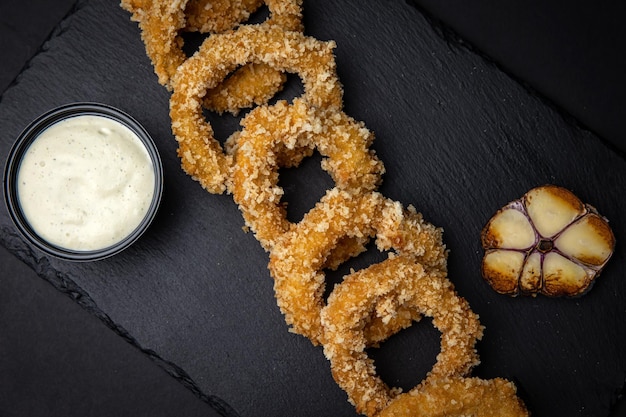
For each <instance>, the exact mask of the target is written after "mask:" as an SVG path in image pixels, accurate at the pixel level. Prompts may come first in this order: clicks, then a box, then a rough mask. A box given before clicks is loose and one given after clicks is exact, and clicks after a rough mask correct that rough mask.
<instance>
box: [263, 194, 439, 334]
mask: <svg viewBox="0 0 626 417" xmlns="http://www.w3.org/2000/svg"><path fill="white" fill-rule="evenodd" d="M400 207H401V205H400V204H399V203H395V202H392V201H390V200H388V199H386V198H385V197H383V196H382V195H381V194H380V193H377V192H370V193H361V194H352V193H350V192H347V191H341V190H339V189H338V188H333V189H332V190H330V191H328V192H327V193H326V195H325V196H324V197H323V198H322V199H321V201H320V202H318V203H317V205H316V206H315V207H314V208H313V209H311V210H310V211H309V212H308V213H307V214H305V216H304V218H303V219H302V221H300V222H299V223H298V224H296V225H294V226H293V227H292V228H291V230H289V231H288V232H287V233H285V234H284V235H283V236H281V237H280V239H279V240H278V241H277V242H276V244H275V245H274V247H273V248H272V251H271V252H270V262H269V269H270V272H271V274H272V276H273V277H274V291H275V294H276V300H277V303H278V306H279V308H280V309H281V311H282V313H283V314H284V316H285V321H286V322H287V324H288V325H290V326H291V331H292V332H294V333H298V334H301V335H303V336H305V337H308V338H309V339H310V340H311V342H312V343H313V344H320V343H321V344H324V329H323V326H322V322H321V318H320V313H321V310H322V308H323V307H324V300H323V293H324V289H325V273H324V271H323V269H324V267H325V266H326V263H327V260H328V258H329V257H330V256H332V255H333V249H334V248H335V247H336V246H337V245H338V244H341V243H342V242H344V241H345V239H350V238H356V239H359V241H363V240H367V239H369V238H371V237H376V238H377V242H376V243H377V245H378V246H379V249H394V250H395V251H396V252H398V253H400V254H405V256H407V257H410V258H412V259H415V260H416V261H417V262H421V263H423V264H424V266H425V267H426V268H427V269H428V270H433V271H439V272H441V273H443V272H444V271H445V266H446V256H447V252H446V250H445V246H444V245H443V243H442V241H441V239H442V233H441V229H438V228H435V227H434V226H433V225H431V224H428V223H426V222H424V221H423V219H422V218H421V216H420V215H418V214H417V213H415V212H414V211H409V210H400V212H401V218H394V216H396V215H397V214H398V209H399V208H400ZM409 317H410V318H415V317H416V315H415V314H413V312H411V311H409V314H406V315H400V316H398V320H400V321H399V322H397V323H394V326H390V327H394V330H393V331H397V330H399V329H401V328H404V327H406V326H407V325H409V324H410V323H411V320H409ZM378 324H381V323H372V326H370V327H371V328H370V329H368V332H369V334H370V336H369V340H370V341H372V342H373V343H377V342H379V341H381V340H384V339H385V338H386V337H388V336H389V334H390V332H391V330H390V327H386V326H383V327H381V328H377V327H376V326H377V325H378Z"/></svg>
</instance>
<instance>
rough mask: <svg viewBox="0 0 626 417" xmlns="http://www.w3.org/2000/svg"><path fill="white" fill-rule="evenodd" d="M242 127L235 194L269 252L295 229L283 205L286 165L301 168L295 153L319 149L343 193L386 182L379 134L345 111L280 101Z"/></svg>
mask: <svg viewBox="0 0 626 417" xmlns="http://www.w3.org/2000/svg"><path fill="white" fill-rule="evenodd" d="M242 125H243V127H244V128H243V129H242V130H241V133H240V134H239V136H238V137H237V150H236V153H235V154H234V156H235V164H234V168H233V174H232V185H231V192H232V194H233V198H234V200H235V202H236V203H237V204H238V205H239V208H240V209H241V211H242V213H243V217H244V219H245V221H246V225H247V226H248V227H249V228H250V229H251V230H252V231H253V232H254V233H255V237H256V239H257V240H258V241H259V243H260V244H261V246H263V248H264V249H266V250H271V248H272V247H273V246H274V243H275V242H276V240H277V239H278V238H279V237H280V236H281V235H282V234H284V233H285V232H286V231H287V230H289V228H290V227H291V223H290V222H289V221H288V220H287V215H286V210H285V207H284V205H283V204H282V202H281V198H282V195H283V189H282V187H280V186H279V185H278V176H279V172H278V170H279V168H281V167H282V166H283V162H286V161H289V162H290V163H291V165H292V166H293V165H297V164H294V163H293V162H294V159H295V158H294V154H298V153H299V154H302V155H308V154H311V153H312V152H313V150H314V149H316V150H318V152H319V153H320V154H321V155H322V156H323V157H324V159H323V160H322V168H323V169H324V170H325V171H327V172H328V173H329V174H330V176H331V177H332V179H333V180H334V181H335V183H336V187H337V188H339V189H341V190H350V191H352V192H354V193H360V192H363V191H373V190H374V189H376V187H377V186H378V185H379V184H380V182H381V181H382V178H381V177H382V174H383V173H384V170H385V168H384V166H383V164H382V162H381V161H380V160H379V159H378V158H377V157H376V154H375V152H374V151H373V150H371V149H369V148H370V145H371V144H372V141H373V140H374V135H373V134H372V132H370V131H369V130H368V129H367V128H365V127H364V125H363V123H359V122H356V121H355V120H354V119H352V118H350V117H348V116H347V115H346V114H345V113H343V112H337V111H336V110H333V111H328V110H325V109H319V108H316V107H312V106H309V105H308V104H307V103H306V102H305V101H304V100H302V99H294V101H293V104H292V105H289V104H288V103H287V102H285V101H279V102H278V103H276V104H275V105H274V106H271V107H268V106H263V107H257V108H256V109H254V110H253V111H251V112H250V113H249V114H248V115H247V116H246V118H245V119H243V120H242ZM285 154H286V155H285ZM285 156H287V157H285ZM296 161H297V162H298V163H299V160H296Z"/></svg>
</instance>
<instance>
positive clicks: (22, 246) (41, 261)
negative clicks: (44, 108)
mask: <svg viewBox="0 0 626 417" xmlns="http://www.w3.org/2000/svg"><path fill="white" fill-rule="evenodd" d="M86 3H87V0H77V1H76V2H75V3H74V5H73V6H72V7H71V9H70V10H69V12H68V13H67V14H66V15H65V16H64V17H63V18H62V19H61V20H60V21H59V23H58V24H57V25H56V26H55V27H54V28H53V29H52V31H51V32H50V34H49V35H48V37H47V38H46V39H45V40H44V42H43V43H42V44H41V46H40V47H39V48H38V49H37V51H36V52H35V53H34V54H33V56H32V57H31V58H30V59H29V60H28V61H26V63H25V64H24V66H23V67H22V69H21V70H20V72H19V73H18V75H17V76H16V77H15V79H14V80H13V81H12V82H11V83H10V84H9V85H8V87H7V88H6V90H5V91H4V92H3V93H2V94H1V95H0V102H2V99H3V97H4V94H5V93H6V92H8V91H9V90H10V89H11V88H13V87H15V86H17V85H18V84H19V82H20V78H21V76H22V74H23V73H24V72H25V71H27V70H28V68H29V67H30V66H31V62H32V61H33V60H34V59H35V58H36V57H37V56H38V55H39V54H42V53H45V52H46V50H47V45H48V43H49V42H50V41H52V40H53V39H54V38H56V37H58V36H61V35H62V34H63V32H65V30H66V28H67V27H69V25H71V20H72V17H73V15H74V14H75V13H76V12H78V11H79V10H80V9H81V8H82V7H83V5H85V4H86ZM2 232H3V233H2V235H1V236H0V244H1V245H2V246H3V247H5V248H6V249H7V250H8V251H9V252H10V253H12V254H13V255H14V256H15V257H16V258H18V259H19V260H20V261H22V262H24V263H25V264H26V265H27V266H28V267H29V268H31V269H32V270H33V271H34V272H35V273H36V274H37V276H38V277H40V278H42V279H43V280H44V281H46V282H48V283H49V284H50V285H52V286H53V287H54V288H55V289H56V290H57V291H59V292H61V293H62V294H64V295H66V296H68V297H69V298H71V299H72V300H73V301H74V302H75V303H76V304H78V305H79V306H80V307H82V308H83V309H84V310H86V311H87V312H88V313H89V314H92V315H93V316H95V317H96V318H98V319H99V320H100V321H101V322H102V323H104V325H105V326H107V327H108V328H109V329H111V330H112V331H113V332H114V333H115V334H116V335H118V336H120V337H121V338H122V339H123V340H125V341H126V342H127V343H129V344H130V345H131V346H133V347H134V348H136V349H138V350H139V351H140V352H141V353H142V354H143V355H145V356H147V357H148V358H149V359H150V360H152V361H153V362H154V363H155V364H156V365H157V366H159V367H160V368H161V369H163V370H164V371H165V372H167V373H168V374H169V375H170V376H171V377H173V378H174V379H175V380H176V381H178V382H179V383H181V384H182V385H183V386H184V387H185V388H187V389H189V390H190V391H191V392H192V393H193V394H194V395H196V397H198V398H199V399H200V400H201V401H203V402H205V403H206V404H207V405H209V406H210V407H211V408H212V409H214V410H215V411H216V412H217V413H219V414H220V415H222V416H225V417H237V416H238V414H237V413H236V412H235V410H234V409H233V408H232V407H231V406H230V405H228V404H227V403H226V402H225V401H223V400H222V399H220V398H218V397H216V396H213V395H208V394H206V393H204V392H202V391H201V390H200V388H199V387H198V385H197V384H196V383H195V382H194V381H193V380H192V379H191V378H190V377H189V375H188V374H187V372H185V370H183V369H182V368H180V367H179V366H178V365H176V364H174V363H172V362H170V361H167V360H165V359H163V358H161V357H160V356H159V355H157V354H156V352H154V351H153V350H151V349H147V348H144V347H142V346H141V345H140V344H139V342H137V340H136V339H135V338H134V337H132V336H131V335H130V334H129V333H128V331H126V329H124V328H123V327H122V326H120V325H118V324H116V323H115V322H114V321H113V320H112V319H111V318H110V317H109V316H108V315H107V314H106V313H104V312H103V311H102V310H101V309H100V308H99V307H98V305H97V304H96V303H95V302H94V301H93V299H92V298H91V297H90V295H89V294H88V293H87V292H86V291H84V290H83V289H82V288H81V287H80V286H79V285H77V284H76V283H75V282H74V281H73V280H72V279H70V278H69V277H67V276H66V275H65V274H61V273H60V272H58V271H56V270H54V269H53V268H52V267H50V265H49V262H48V260H47V259H46V258H45V257H43V256H40V255H38V254H37V252H36V249H33V248H32V247H30V246H29V245H28V244H27V243H26V242H24V240H23V239H22V237H21V236H20V235H18V234H17V233H16V232H15V231H14V230H10V229H5V230H3V231H2ZM5 237H7V238H5Z"/></svg>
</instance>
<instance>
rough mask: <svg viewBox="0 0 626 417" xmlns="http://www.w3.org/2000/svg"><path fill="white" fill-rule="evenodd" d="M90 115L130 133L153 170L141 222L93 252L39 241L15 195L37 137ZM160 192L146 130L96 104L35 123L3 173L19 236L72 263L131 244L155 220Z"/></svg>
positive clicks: (157, 162) (15, 147) (69, 108)
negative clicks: (57, 125)
mask: <svg viewBox="0 0 626 417" xmlns="http://www.w3.org/2000/svg"><path fill="white" fill-rule="evenodd" d="M80 115H92V116H100V117H106V118H108V119H111V120H113V121H116V122H119V123H121V124H122V125H123V126H125V127H127V128H128V129H130V130H131V131H132V132H133V133H134V134H135V135H136V136H137V137H138V138H139V140H140V141H141V142H142V144H143V145H144V146H145V150H146V151H147V152H148V154H149V157H150V159H151V162H152V167H153V169H154V191H153V196H152V200H151V202H150V206H149V208H148V209H147V211H146V213H145V216H144V217H143V220H141V222H140V223H139V225H138V226H137V227H136V228H135V229H134V230H133V231H132V232H130V233H129V234H128V235H127V236H126V237H124V238H123V239H121V240H119V241H117V242H116V243H114V244H112V245H110V246H106V247H102V248H98V249H93V250H75V249H68V248H65V247H61V246H59V245H56V244H53V243H50V242H49V241H47V240H46V239H44V238H42V237H41V236H40V235H39V234H38V233H37V232H36V231H35V230H34V228H33V227H31V225H30V224H29V222H28V219H27V217H26V215H25V213H24V211H23V210H22V207H21V204H20V199H19V195H18V186H17V177H18V173H19V169H20V164H21V162H22V159H23V157H24V155H25V153H26V151H27V150H28V148H29V146H30V145H31V144H32V143H33V142H34V141H35V140H36V139H37V138H38V136H39V135H40V134H41V133H42V132H43V131H44V130H46V129H47V128H48V127H50V126H52V125H53V124H55V123H57V122H60V121H62V120H65V119H68V118H71V117H74V116H80ZM162 191H163V168H162V165H161V159H160V157H159V154H158V151H157V149H156V147H155V145H154V142H153V141H152V139H151V137H150V135H149V134H148V133H147V132H146V130H145V129H144V128H143V127H142V126H141V125H140V124H139V123H138V122H137V121H136V120H135V119H133V118H132V117H131V116H129V115H128V114H126V113H124V112H122V111H120V110H118V109H116V108H113V107H110V106H108V105H104V104H99V103H72V104H67V105H64V106H61V107H58V108H56V109H53V110H51V111H49V112H47V113H45V114H43V115H41V116H39V117H38V118H37V119H35V120H34V121H33V122H31V124H30V125H28V127H26V129H24V131H23V132H22V133H21V134H20V136H19V137H18V138H17V140H16V142H15V144H14V145H13V147H12V149H11V151H10V153H9V156H8V159H7V163H6V167H5V171H4V198H5V203H6V206H7V209H8V212H9V215H10V217H11V219H12V221H13V223H14V224H15V226H16V228H17V229H18V230H19V232H20V233H21V234H22V235H23V236H24V237H25V238H26V239H27V240H28V241H29V242H30V243H32V244H33V245H34V246H36V247H37V248H39V249H40V250H42V251H44V252H46V253H48V254H50V255H53V256H55V257H58V258H61V259H65V260H71V261H93V260H98V259H103V258H106V257H109V256H112V255H114V254H117V253H119V252H121V251H122V250H124V249H126V248H127V247H128V246H130V245H131V244H133V243H134V242H135V241H136V240H137V239H139V237H140V236H141V235H142V234H143V233H144V231H145V230H146V229H147V228H148V226H149V225H150V224H151V222H152V220H153V219H154V217H155V215H156V213H157V210H158V207H159V203H160V201H161V195H162Z"/></svg>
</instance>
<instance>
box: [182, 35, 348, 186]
mask: <svg viewBox="0 0 626 417" xmlns="http://www.w3.org/2000/svg"><path fill="white" fill-rule="evenodd" d="M334 47H335V43H334V42H321V41H318V40H317V39H314V38H311V37H306V36H304V35H303V34H301V33H298V32H284V31H283V30H281V29H279V28H274V27H268V26H242V27H241V28H239V29H238V30H237V31H234V32H228V33H224V34H220V35H213V36H211V37H210V38H208V39H207V40H206V41H205V42H204V43H203V44H202V46H201V47H200V50H198V52H197V53H196V54H195V55H194V56H193V57H191V58H190V59H188V60H187V61H185V63H183V65H181V66H180V68H179V71H178V72H177V73H176V76H175V77H174V79H173V84H172V85H173V87H174V93H173V94H172V97H171V99H170V117H171V119H172V130H173V133H174V135H175V136H176V140H177V141H178V142H179V148H178V155H179V156H180V158H181V160H182V166H183V169H184V170H185V172H187V173H188V174H189V175H190V176H191V177H192V178H194V179H196V180H197V181H199V182H200V184H201V185H202V186H203V187H204V188H205V189H206V190H208V191H209V192H211V193H216V194H220V193H222V192H224V191H225V190H226V181H227V180H228V179H229V177H230V170H231V167H232V155H229V154H226V153H224V150H223V148H222V146H221V144H220V143H219V142H218V141H217V140H216V139H215V137H214V134H213V128H212V127H211V125H210V124H209V123H208V122H207V121H206V120H205V118H204V115H203V113H202V97H203V96H204V94H205V92H206V91H207V90H208V89H211V88H213V87H214V86H215V85H217V84H218V83H219V82H220V81H221V80H223V79H224V77H226V75H227V74H228V73H229V72H230V71H232V70H233V69H234V68H237V67H238V66H239V65H243V64H247V63H250V62H257V63H258V62H263V63H265V64H268V65H269V66H271V67H272V68H274V69H277V70H284V71H287V72H291V73H296V74H299V75H300V78H301V79H302V81H303V84H304V90H305V91H304V95H303V97H302V98H303V99H304V100H306V102H307V103H309V104H311V105H313V106H319V107H326V108H328V110H329V111H332V109H334V110H337V111H338V110H339V109H340V108H341V106H342V95H343V91H342V87H341V84H340V83H339V79H338V77H337V72H336V64H335V59H334V55H333V48H334Z"/></svg>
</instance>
